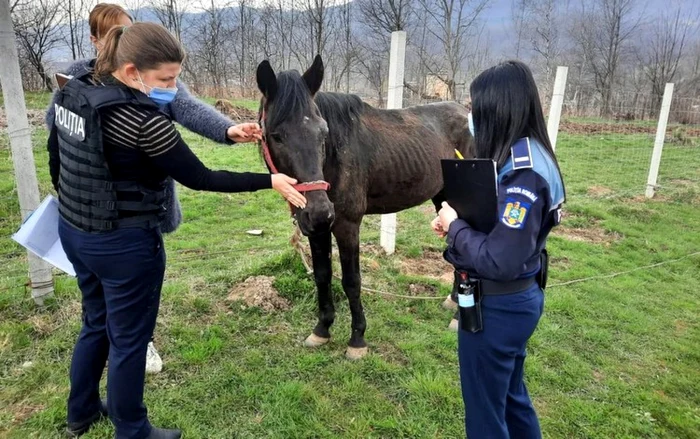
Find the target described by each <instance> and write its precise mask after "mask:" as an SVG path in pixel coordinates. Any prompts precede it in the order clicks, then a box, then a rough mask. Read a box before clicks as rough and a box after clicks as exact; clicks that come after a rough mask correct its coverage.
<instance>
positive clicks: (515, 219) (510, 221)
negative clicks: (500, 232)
mask: <svg viewBox="0 0 700 439" xmlns="http://www.w3.org/2000/svg"><path fill="white" fill-rule="evenodd" d="M530 206H532V205H531V204H530V203H525V202H522V201H518V200H516V199H515V198H513V197H507V198H506V207H505V209H504V210H503V215H501V222H502V223H503V224H505V225H506V226H508V227H510V228H511V229H522V228H523V227H524V226H525V221H526V220H527V215H528V213H529V209H530Z"/></svg>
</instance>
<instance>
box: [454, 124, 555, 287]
mask: <svg viewBox="0 0 700 439" xmlns="http://www.w3.org/2000/svg"><path fill="white" fill-rule="evenodd" d="M564 198H565V196H564V184H563V182H562V178H561V175H560V174H559V171H558V169H557V166H556V164H555V162H554V160H553V159H552V158H551V157H550V155H549V154H548V153H547V151H546V150H545V149H544V147H542V145H541V144H540V143H539V142H537V141H536V140H534V139H529V138H523V139H520V140H518V141H517V142H516V143H515V144H514V145H513V147H512V148H511V158H510V160H509V161H508V162H507V163H506V165H504V166H503V167H502V168H501V170H500V171H499V174H498V222H497V223H496V225H495V226H494V228H493V230H491V232H490V233H488V234H486V233H481V232H477V231H476V230H474V229H472V228H471V227H470V226H469V224H468V223H467V222H466V221H464V220H461V219H457V220H455V221H453V222H452V224H450V228H449V231H448V233H447V244H448V247H447V250H445V253H444V256H445V259H446V260H447V261H448V262H450V263H451V264H452V265H454V266H455V268H457V269H461V270H466V271H467V272H469V274H470V275H472V276H475V277H478V278H482V279H490V280H494V281H500V282H506V281H511V280H515V279H521V278H526V277H530V276H534V275H535V274H537V272H538V271H539V269H540V253H541V252H542V250H543V249H544V247H545V244H546V241H547V236H548V235H549V232H550V231H551V230H552V228H553V227H554V226H556V225H558V224H559V222H560V220H561V205H562V203H563V202H564Z"/></svg>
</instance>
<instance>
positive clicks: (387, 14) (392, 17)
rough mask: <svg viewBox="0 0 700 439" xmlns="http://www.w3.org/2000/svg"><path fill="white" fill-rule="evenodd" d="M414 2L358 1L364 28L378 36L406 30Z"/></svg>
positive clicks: (403, 0) (408, 0)
mask: <svg viewBox="0 0 700 439" xmlns="http://www.w3.org/2000/svg"><path fill="white" fill-rule="evenodd" d="M414 3H415V1H414V0H358V1H357V5H358V9H359V11H360V15H361V17H362V19H363V22H364V24H365V26H367V27H368V28H369V29H370V30H372V31H374V32H375V33H378V34H386V33H389V34H390V33H392V32H394V31H398V30H406V29H407V28H408V24H409V21H410V19H411V17H412V16H413V13H414Z"/></svg>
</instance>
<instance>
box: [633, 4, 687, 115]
mask: <svg viewBox="0 0 700 439" xmlns="http://www.w3.org/2000/svg"><path fill="white" fill-rule="evenodd" d="M691 15H696V14H692V12H691V11H688V10H687V9H683V8H681V7H678V8H677V9H676V10H675V11H674V12H672V13H670V14H664V15H663V16H662V17H661V19H660V20H655V22H654V25H653V27H652V29H651V32H650V38H649V40H648V42H647V44H646V45H645V46H646V49H647V50H646V51H645V53H642V54H641V55H640V57H639V60H640V62H641V64H642V66H643V68H644V73H645V74H646V77H647V78H648V79H649V81H650V82H651V89H652V93H653V95H654V97H655V99H656V102H655V106H654V111H658V110H659V109H660V107H661V96H662V95H663V92H664V87H665V84H666V83H667V82H672V81H673V80H674V78H675V76H676V72H677V71H678V65H679V62H680V60H681V57H682V56H683V54H684V53H685V51H686V49H687V44H688V39H689V36H690V33H691V32H692V31H695V30H696V28H695V27H694V24H695V23H697V21H696V20H697V18H698V17H697V16H696V17H695V19H693V18H689V17H690V16H691Z"/></svg>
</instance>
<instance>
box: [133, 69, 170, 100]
mask: <svg viewBox="0 0 700 439" xmlns="http://www.w3.org/2000/svg"><path fill="white" fill-rule="evenodd" d="M136 74H137V75H139V82H140V83H141V85H143V86H144V88H149V89H151V91H150V92H148V93H146V91H145V90H144V93H145V94H147V95H148V97H149V98H151V100H152V101H153V102H155V103H156V104H158V105H165V104H169V103H171V102H172V101H173V99H175V95H176V94H177V87H172V88H164V87H151V86H150V85H146V84H144V83H143V80H142V79H141V74H140V73H139V72H136Z"/></svg>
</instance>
